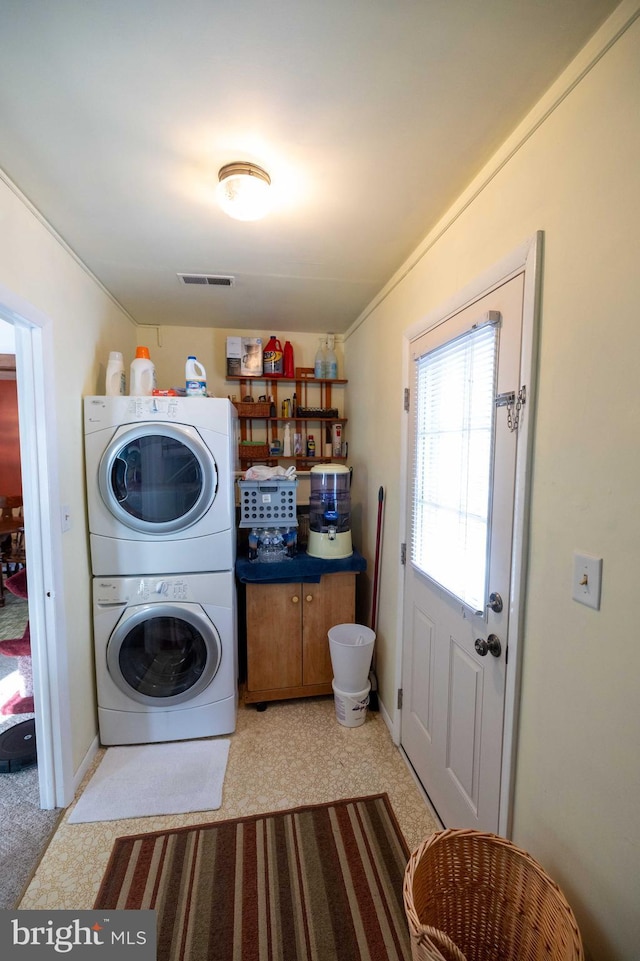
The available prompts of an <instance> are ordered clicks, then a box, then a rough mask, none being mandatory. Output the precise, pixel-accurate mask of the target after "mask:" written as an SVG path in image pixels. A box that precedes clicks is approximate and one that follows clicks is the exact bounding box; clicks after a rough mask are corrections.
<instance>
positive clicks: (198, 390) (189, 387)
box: [184, 354, 207, 397]
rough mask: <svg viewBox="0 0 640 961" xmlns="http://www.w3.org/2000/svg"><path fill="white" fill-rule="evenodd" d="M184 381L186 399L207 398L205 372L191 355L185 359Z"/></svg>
mask: <svg viewBox="0 0 640 961" xmlns="http://www.w3.org/2000/svg"><path fill="white" fill-rule="evenodd" d="M184 379H185V387H186V391H187V397H206V396H207V372H206V370H205V369H204V367H203V366H202V364H201V363H199V361H197V360H196V358H195V357H194V356H193V354H190V355H189V357H187V362H186V364H185V365H184Z"/></svg>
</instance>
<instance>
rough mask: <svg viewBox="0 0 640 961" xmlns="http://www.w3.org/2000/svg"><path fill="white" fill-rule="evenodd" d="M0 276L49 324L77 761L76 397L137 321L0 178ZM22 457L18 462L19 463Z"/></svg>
mask: <svg viewBox="0 0 640 961" xmlns="http://www.w3.org/2000/svg"><path fill="white" fill-rule="evenodd" d="M0 225H1V228H2V229H0V283H1V284H3V285H4V286H5V287H6V288H8V290H10V291H11V292H12V293H13V294H15V295H17V296H18V297H20V298H22V299H23V300H24V301H26V302H27V303H28V304H30V305H31V306H32V307H34V308H36V309H37V310H38V311H41V312H42V313H43V314H44V315H46V317H47V318H49V323H50V324H51V325H52V329H53V355H52V356H50V357H47V361H48V363H50V364H51V365H52V368H53V380H54V383H55V388H56V389H55V393H54V395H53V396H52V397H51V403H52V404H53V405H54V406H55V421H56V422H57V425H58V430H57V433H56V436H55V437H53V438H51V442H52V445H53V448H54V450H55V457H56V459H57V464H58V468H59V476H58V478H57V482H58V486H59V494H60V504H52V516H53V517H54V518H59V517H60V516H61V515H60V506H61V505H62V504H68V505H69V506H70V507H71V511H72V514H71V520H72V526H71V530H69V531H67V532H66V533H65V534H64V535H63V536H62V541H61V545H62V557H61V558H60V570H61V572H62V582H63V597H62V598H61V600H60V603H62V604H63V605H64V621H65V622H66V631H65V636H63V637H61V638H59V641H60V643H63V644H66V645H67V653H68V665H69V688H70V698H71V703H70V709H71V718H72V725H73V726H72V738H73V746H72V754H73V764H74V769H77V768H78V767H79V765H80V764H81V762H82V760H83V758H84V756H85V754H86V752H87V749H88V748H89V746H90V744H91V742H92V740H93V739H94V737H95V735H96V733H97V719H96V708H95V693H94V692H95V674H94V669H93V663H94V661H93V634H92V627H91V573H90V564H89V551H88V537H87V521H86V500H85V480H84V459H83V428H82V400H81V398H82V396H83V395H84V394H91V393H97V392H103V391H104V373H105V364H106V360H107V358H108V355H109V351H110V350H113V349H117V348H116V347H115V346H114V345H115V342H117V344H118V346H119V347H120V346H122V348H123V349H125V350H129V351H133V349H134V345H135V328H134V326H133V324H132V323H131V321H130V320H129V319H128V318H127V317H126V316H125V315H124V314H123V313H122V311H121V310H119V309H118V308H117V307H116V306H115V304H114V303H113V301H112V300H111V299H110V298H109V297H108V296H107V295H106V294H105V293H104V291H103V290H102V289H101V288H100V286H99V285H98V284H97V283H96V282H95V280H93V279H92V278H91V277H90V276H89V274H88V273H87V272H86V271H85V270H84V269H83V268H82V267H81V266H80V265H79V264H78V263H77V261H76V260H75V258H74V257H73V256H72V255H71V254H70V253H69V252H68V251H67V250H66V249H65V247H64V246H63V245H62V244H61V243H60V242H59V241H58V240H57V239H56V238H55V237H54V236H53V234H52V233H51V232H50V231H49V230H48V229H47V228H46V227H45V226H44V225H43V222H42V221H41V220H40V219H39V218H38V217H37V216H36V215H35V214H34V212H33V211H32V210H31V208H30V207H29V206H28V204H26V203H25V202H24V200H23V198H21V196H19V195H18V194H17V193H16V192H15V191H14V190H12V189H11V188H10V187H9V186H8V184H7V183H6V182H5V181H4V180H0ZM24 469H25V468H24V465H23V471H24Z"/></svg>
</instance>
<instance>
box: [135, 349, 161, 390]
mask: <svg viewBox="0 0 640 961" xmlns="http://www.w3.org/2000/svg"><path fill="white" fill-rule="evenodd" d="M155 386H156V368H155V365H154V363H153V361H152V360H151V358H150V357H149V348H148V347H137V348H136V356H135V357H134V359H133V360H132V361H131V376H130V378H129V394H130V395H131V396H132V397H150V396H151V394H152V393H153V390H154V388H155Z"/></svg>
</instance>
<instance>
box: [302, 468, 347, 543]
mask: <svg viewBox="0 0 640 961" xmlns="http://www.w3.org/2000/svg"><path fill="white" fill-rule="evenodd" d="M309 473H310V482H311V490H310V498H309V542H308V544H307V554H310V555H311V556H312V557H327V558H334V559H337V558H340V557H351V554H352V553H353V547H352V544H351V471H350V470H349V468H348V467H344V466H343V465H342V464H318V465H317V466H316V467H312V468H311V470H310V472H309Z"/></svg>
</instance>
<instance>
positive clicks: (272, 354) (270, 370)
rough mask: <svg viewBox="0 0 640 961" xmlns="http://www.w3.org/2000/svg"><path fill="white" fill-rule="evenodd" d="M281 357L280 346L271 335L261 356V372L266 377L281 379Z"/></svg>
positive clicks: (276, 339)
mask: <svg viewBox="0 0 640 961" xmlns="http://www.w3.org/2000/svg"><path fill="white" fill-rule="evenodd" d="M282 368H283V357H282V345H281V343H280V341H279V340H278V338H277V337H276V336H275V335H274V334H272V335H271V337H270V338H269V340H268V342H267V346H266V347H265V349H264V353H263V355H262V372H263V373H264V374H266V375H267V377H282Z"/></svg>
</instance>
